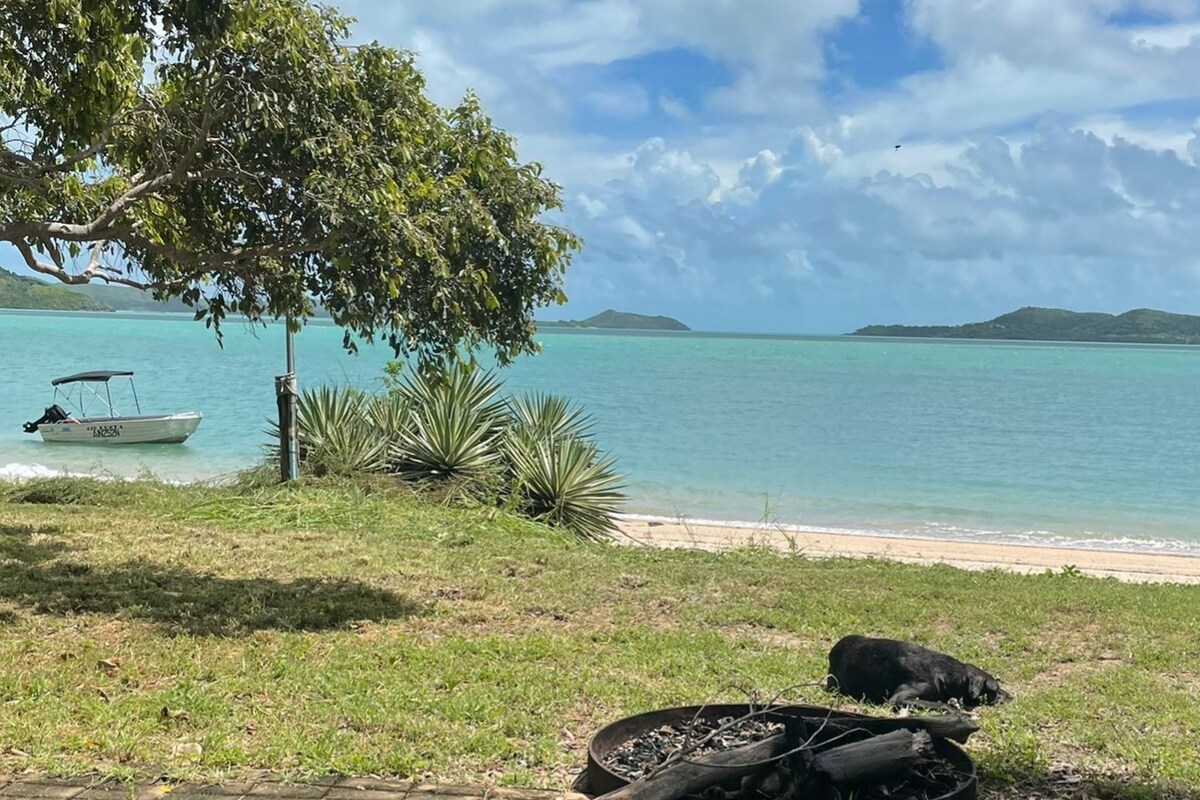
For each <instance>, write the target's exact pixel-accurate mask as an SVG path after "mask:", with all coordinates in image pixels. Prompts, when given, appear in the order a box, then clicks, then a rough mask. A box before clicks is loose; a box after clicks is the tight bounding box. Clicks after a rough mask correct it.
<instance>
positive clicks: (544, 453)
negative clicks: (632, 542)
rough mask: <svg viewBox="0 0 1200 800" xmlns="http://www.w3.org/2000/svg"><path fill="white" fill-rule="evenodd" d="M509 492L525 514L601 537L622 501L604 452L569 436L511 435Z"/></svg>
mask: <svg viewBox="0 0 1200 800" xmlns="http://www.w3.org/2000/svg"><path fill="white" fill-rule="evenodd" d="M507 453H508V457H509V459H510V460H511V461H512V467H513V469H514V471H515V473H516V486H515V490H516V493H517V495H518V497H519V498H520V501H521V503H522V504H523V505H524V507H525V511H526V512H527V513H528V514H529V516H530V517H532V518H533V519H536V520H538V521H540V522H544V523H546V524H548V525H555V526H558V527H562V528H566V529H568V530H570V531H573V532H574V533H576V534H578V535H579V536H581V537H583V538H585V539H591V540H602V539H605V538H607V534H608V533H609V532H610V531H611V530H612V529H613V527H614V525H613V514H615V513H616V512H617V510H618V508H619V506H620V504H621V502H622V501H623V500H624V495H623V494H622V492H621V489H622V478H621V476H620V475H618V474H617V472H616V471H615V469H614V465H613V460H612V458H610V457H609V456H601V455H600V454H599V453H598V451H597V450H596V447H595V445H593V444H592V443H591V442H588V441H586V440H584V439H581V438H578V437H576V436H571V435H560V436H555V437H551V438H544V439H538V440H532V441H531V440H527V439H517V440H514V441H513V442H511V443H510V446H509V447H508V449H507Z"/></svg>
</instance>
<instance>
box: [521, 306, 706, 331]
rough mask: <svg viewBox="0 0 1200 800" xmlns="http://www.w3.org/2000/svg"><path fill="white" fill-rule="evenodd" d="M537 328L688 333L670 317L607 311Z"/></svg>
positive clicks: (685, 326)
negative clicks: (585, 317)
mask: <svg viewBox="0 0 1200 800" xmlns="http://www.w3.org/2000/svg"><path fill="white" fill-rule="evenodd" d="M538 327H539V328H599V329H605V330H627V331H690V330H691V328H689V327H688V326H687V325H684V324H683V323H682V322H680V321H679V320H677V319H672V318H671V317H663V316H657V317H650V316H646V315H645V314H633V313H630V312H628V311H614V310H613V309H611V308H610V309H607V310H605V311H601V312H600V313H599V314H596V315H595V316H593V317H588V318H587V319H584V320H561V321H558V322H538Z"/></svg>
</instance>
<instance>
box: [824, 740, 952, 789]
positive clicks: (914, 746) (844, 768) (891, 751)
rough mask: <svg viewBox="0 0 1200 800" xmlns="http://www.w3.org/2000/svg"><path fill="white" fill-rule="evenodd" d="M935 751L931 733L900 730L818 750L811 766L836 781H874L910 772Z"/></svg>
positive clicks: (853, 782)
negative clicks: (821, 750)
mask: <svg viewBox="0 0 1200 800" xmlns="http://www.w3.org/2000/svg"><path fill="white" fill-rule="evenodd" d="M932 754H933V740H932V739H931V738H930V736H929V734H928V733H926V732H925V731H917V732H916V733H913V732H912V731H907V730H899V731H892V732H891V733H885V734H882V735H880V736H872V737H870V738H868V739H862V740H860V741H857V742H851V743H850V744H843V745H839V746H837V747H831V748H829V749H828V750H825V751H823V752H820V753H817V754H816V755H815V756H813V760H812V766H811V769H812V771H813V772H814V773H816V774H817V775H820V776H822V777H824V778H826V779H827V780H829V781H831V782H833V783H839V784H841V783H851V784H863V783H873V782H877V781H880V780H883V779H886V778H889V777H891V776H893V775H896V774H898V773H902V772H907V771H908V770H910V769H912V768H913V766H915V765H916V764H917V762H918V761H920V760H921V759H922V758H925V757H927V756H930V755H932Z"/></svg>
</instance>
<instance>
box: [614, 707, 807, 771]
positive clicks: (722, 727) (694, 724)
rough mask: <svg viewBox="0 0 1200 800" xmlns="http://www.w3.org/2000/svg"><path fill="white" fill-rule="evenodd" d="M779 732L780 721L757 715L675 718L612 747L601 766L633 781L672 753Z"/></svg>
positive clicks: (709, 749) (711, 749) (699, 751)
mask: <svg viewBox="0 0 1200 800" xmlns="http://www.w3.org/2000/svg"><path fill="white" fill-rule="evenodd" d="M779 733H783V725H781V724H779V723H777V722H768V721H767V720H764V719H761V718H751V719H738V718H735V717H720V718H718V719H715V720H713V719H697V720H695V721H693V720H679V721H677V722H671V723H668V724H666V725H662V726H660V727H658V728H655V729H654V730H651V731H647V732H646V733H644V734H642V735H641V736H638V737H637V738H634V739H630V740H629V741H627V742H625V743H624V744H620V745H618V746H617V747H615V748H613V750H612V751H611V752H609V753H608V754H607V757H606V758H605V759H604V766H606V767H608V768H609V769H610V770H612V771H613V772H615V773H616V774H617V775H620V776H621V777H623V778H626V779H627V780H631V781H636V780H638V779H639V778H643V777H645V776H646V775H648V774H649V773H650V772H652V771H653V770H654V769H655V768H656V767H658V766H659V765H661V764H663V763H664V762H666V760H667V759H668V758H670V757H671V756H673V755H675V754H676V753H680V752H683V751H685V750H686V751H687V753H688V756H689V757H694V756H702V755H704V754H706V753H720V752H723V751H725V750H730V749H732V748H734V747H741V746H742V745H746V744H750V743H752V742H760V741H762V740H763V739H766V738H767V737H769V736H775V735H776V734H779Z"/></svg>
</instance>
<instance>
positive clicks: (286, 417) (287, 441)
mask: <svg viewBox="0 0 1200 800" xmlns="http://www.w3.org/2000/svg"><path fill="white" fill-rule="evenodd" d="M286 325H287V372H286V373H285V374H283V375H276V376H275V402H276V404H277V406H278V409H279V479H280V480H281V481H283V482H287V481H294V480H296V478H297V476H298V475H299V474H300V441H299V439H300V430H299V428H298V427H297V425H296V350H295V343H294V342H293V341H292V318H291V317H288V318H287V320H286Z"/></svg>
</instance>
